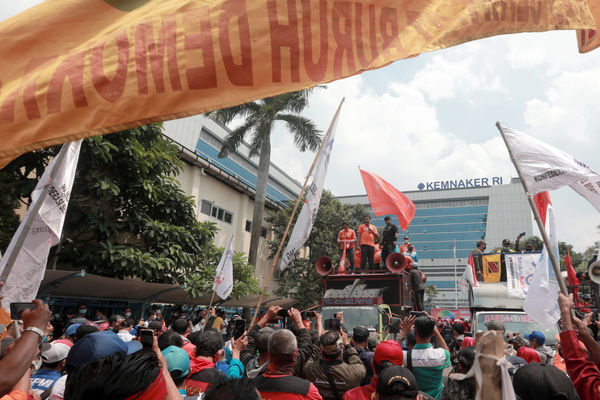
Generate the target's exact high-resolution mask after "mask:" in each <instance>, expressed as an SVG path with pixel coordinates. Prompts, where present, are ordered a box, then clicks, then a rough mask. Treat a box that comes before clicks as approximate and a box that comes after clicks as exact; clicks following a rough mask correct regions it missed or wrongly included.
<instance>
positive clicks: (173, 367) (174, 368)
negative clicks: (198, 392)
mask: <svg viewBox="0 0 600 400" xmlns="http://www.w3.org/2000/svg"><path fill="white" fill-rule="evenodd" d="M162 354H163V356H164V357H165V361H166V363H167V368H168V370H169V374H171V378H173V383H174V384H175V386H177V389H178V390H179V393H180V394H181V395H182V396H186V392H185V389H184V383H185V378H186V377H187V376H188V374H189V373H190V357H189V356H188V354H187V353H186V351H185V350H184V349H182V348H181V347H177V346H169V347H167V348H166V349H164V350H163V351H162ZM190 397H193V396H190Z"/></svg>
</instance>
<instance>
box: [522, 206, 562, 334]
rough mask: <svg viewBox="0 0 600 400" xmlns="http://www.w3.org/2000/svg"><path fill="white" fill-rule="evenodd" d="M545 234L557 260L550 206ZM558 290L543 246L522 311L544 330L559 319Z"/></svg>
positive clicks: (546, 251)
mask: <svg viewBox="0 0 600 400" xmlns="http://www.w3.org/2000/svg"><path fill="white" fill-rule="evenodd" d="M546 232H548V236H549V238H550V247H551V249H550V251H552V252H553V253H554V257H556V259H557V260H559V258H558V236H557V233H556V220H555V218H554V209H553V208H552V206H551V205H549V206H548V210H547V215H546ZM559 278H560V277H559ZM559 290H560V289H559V286H558V281H557V279H556V275H555V273H554V268H553V267H552V262H551V261H550V257H549V256H548V249H547V248H546V246H544V250H543V251H542V254H541V256H540V258H539V260H538V262H537V263H536V266H535V272H534V273H533V278H532V281H531V285H530V286H529V291H528V292H527V296H526V297H525V301H524V302H523V310H525V312H526V313H527V314H528V315H529V316H530V317H531V318H532V319H533V320H534V321H535V322H537V323H538V324H539V325H541V326H542V327H543V328H544V329H548V328H550V327H552V326H553V325H555V324H556V322H557V321H558V320H559V319H560V310H559V308H558V291H559Z"/></svg>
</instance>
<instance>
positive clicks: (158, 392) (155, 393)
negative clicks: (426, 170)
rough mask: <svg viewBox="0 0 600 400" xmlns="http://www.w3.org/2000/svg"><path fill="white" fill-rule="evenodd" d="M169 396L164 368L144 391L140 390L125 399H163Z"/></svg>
mask: <svg viewBox="0 0 600 400" xmlns="http://www.w3.org/2000/svg"><path fill="white" fill-rule="evenodd" d="M166 396H167V382H166V381H165V377H164V376H163V372H162V370H160V371H159V372H158V376H157V377H156V379H155V380H154V382H152V384H151V385H150V386H148V388H147V389H146V390H144V391H143V392H138V393H136V394H134V395H132V396H129V397H127V398H126V399H125V400H158V399H159V400H163V399H164V398H165V397H166Z"/></svg>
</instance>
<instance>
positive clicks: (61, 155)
mask: <svg viewBox="0 0 600 400" xmlns="http://www.w3.org/2000/svg"><path fill="white" fill-rule="evenodd" d="M67 144H68V143H66V144H63V145H62V146H61V148H60V151H59V152H58V154H57V155H56V162H55V163H54V165H53V166H52V171H50V175H49V176H48V183H47V184H46V185H45V186H44V188H43V189H42V191H41V193H40V195H39V196H38V197H37V199H35V201H33V203H34V204H33V205H32V206H31V209H30V210H28V212H27V214H26V215H25V220H24V221H23V222H22V223H23V229H21V232H19V237H18V238H17V241H16V242H15V246H14V247H13V248H12V249H11V251H10V253H5V254H4V257H8V258H7V261H6V265H5V266H4V270H3V271H2V275H0V281H1V282H6V279H7V278H8V275H9V274H10V273H11V271H12V269H13V267H14V265H15V261H17V257H18V255H19V253H20V252H21V248H22V247H23V243H25V238H27V233H29V230H30V229H31V225H32V224H33V221H34V219H35V216H36V215H37V214H38V212H39V211H40V208H42V204H43V203H44V199H45V198H46V196H47V195H48V192H49V191H50V186H51V185H52V183H53V182H54V178H56V174H57V173H58V171H60V169H61V167H62V164H63V161H64V159H65V157H66V155H67V151H66V150H65V151H62V150H63V149H65V146H66V145H67ZM5 287H6V285H3V286H2V287H0V292H2V289H4V288H5Z"/></svg>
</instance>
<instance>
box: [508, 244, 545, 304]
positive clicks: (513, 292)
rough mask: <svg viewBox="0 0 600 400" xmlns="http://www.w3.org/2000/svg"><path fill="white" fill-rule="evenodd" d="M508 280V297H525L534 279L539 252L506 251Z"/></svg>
mask: <svg viewBox="0 0 600 400" xmlns="http://www.w3.org/2000/svg"><path fill="white" fill-rule="evenodd" d="M504 259H505V261H506V282H507V290H508V297H510V298H514V299H524V298H525V296H526V295H527V292H528V291H529V287H530V286H531V282H532V280H533V273H534V272H535V266H536V265H537V263H538V261H539V259H540V255H539V254H538V253H523V254H521V253H506V254H504Z"/></svg>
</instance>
